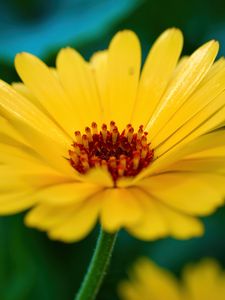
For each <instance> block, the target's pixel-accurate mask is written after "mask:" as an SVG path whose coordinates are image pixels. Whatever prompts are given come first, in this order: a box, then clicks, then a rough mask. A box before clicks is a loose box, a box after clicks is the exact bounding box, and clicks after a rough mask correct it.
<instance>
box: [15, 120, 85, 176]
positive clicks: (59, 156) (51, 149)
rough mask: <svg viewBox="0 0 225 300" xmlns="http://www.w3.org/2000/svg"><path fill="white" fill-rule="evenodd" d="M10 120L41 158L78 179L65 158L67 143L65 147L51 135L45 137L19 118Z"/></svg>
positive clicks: (56, 168)
mask: <svg viewBox="0 0 225 300" xmlns="http://www.w3.org/2000/svg"><path fill="white" fill-rule="evenodd" d="M10 117H11V116H10ZM10 121H11V123H12V124H13V125H14V126H15V127H16V128H17V129H18V130H19V131H20V133H21V134H22V135H23V136H24V138H26V140H27V141H28V142H30V145H31V146H32V148H33V150H34V151H36V153H38V154H39V155H40V156H41V158H42V160H43V161H44V162H45V163H46V164H47V165H50V166H51V167H52V168H54V169H55V170H58V171H59V172H62V173H64V174H66V175H67V176H69V177H71V178H74V179H78V180H79V175H78V174H77V172H76V170H75V169H73V168H72V167H71V166H70V164H69V162H68V160H67V159H66V156H67V153H68V149H69V145H68V146H67V147H68V148H67V147H66V146H63V145H61V144H59V143H57V142H56V141H54V140H53V139H52V138H51V137H46V136H45V135H44V132H43V133H41V132H38V131H36V130H35V129H33V128H32V127H29V126H26V124H24V123H23V122H21V121H20V120H17V119H10Z"/></svg>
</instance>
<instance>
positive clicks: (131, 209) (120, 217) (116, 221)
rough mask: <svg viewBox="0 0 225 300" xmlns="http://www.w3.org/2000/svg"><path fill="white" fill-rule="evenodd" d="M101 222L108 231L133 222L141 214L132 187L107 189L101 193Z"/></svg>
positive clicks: (113, 230)
mask: <svg viewBox="0 0 225 300" xmlns="http://www.w3.org/2000/svg"><path fill="white" fill-rule="evenodd" d="M101 199H102V203H103V204H102V210H101V224H102V226H103V228H104V229H105V230H107V231H109V232H115V231H117V230H118V229H120V228H121V227H124V226H128V225H131V224H134V223H136V222H137V221H138V219H140V217H141V216H142V210H141V207H140V205H139V203H138V198H137V197H135V196H133V190H132V189H122V188H120V189H119V188H115V189H107V190H106V191H105V192H103V193H102V194H101Z"/></svg>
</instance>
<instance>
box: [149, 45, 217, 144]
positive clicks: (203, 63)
mask: <svg viewBox="0 0 225 300" xmlns="http://www.w3.org/2000/svg"><path fill="white" fill-rule="evenodd" d="M218 48H219V46H218V43H217V42H215V41H211V42H208V43H206V44H205V45H203V46H201V47H200V48H199V49H197V50H196V51H195V52H194V53H193V54H192V55H191V56H190V57H189V59H188V60H187V61H186V63H185V64H184V66H183V68H181V69H180V72H177V74H176V76H175V77H174V78H173V79H172V81H171V83H170V85H169V87H168V89H167V91H166V92H165V94H164V96H163V98H162V99H161V102H160V104H159V105H158V107H157V109H156V110H155V112H154V114H153V116H152V118H151V120H150V122H149V123H148V125H147V128H146V130H148V131H150V136H151V139H152V138H153V137H155V136H156V134H157V133H158V132H159V131H160V129H161V128H163V127H164V125H165V124H166V123H167V122H168V120H169V119H170V118H171V117H172V116H173V115H174V114H175V113H176V111H177V109H179V108H180V107H181V106H182V105H183V104H184V103H185V101H186V100H187V99H188V97H189V96H190V95H191V94H192V93H193V91H194V90H195V89H196V87H197V86H198V85H199V83H200V82H201V81H202V79H203V78H204V76H205V75H206V74H207V72H208V70H209V68H210V67H211V65H212V63H213V61H214V59H215V57H216V55H217V52H218Z"/></svg>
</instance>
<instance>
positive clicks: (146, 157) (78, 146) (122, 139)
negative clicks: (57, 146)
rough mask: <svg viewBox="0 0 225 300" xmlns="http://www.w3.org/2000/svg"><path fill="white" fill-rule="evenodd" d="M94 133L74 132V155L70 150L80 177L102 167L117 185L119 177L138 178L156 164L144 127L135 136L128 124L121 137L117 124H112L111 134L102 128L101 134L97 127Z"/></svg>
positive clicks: (86, 129)
mask: <svg viewBox="0 0 225 300" xmlns="http://www.w3.org/2000/svg"><path fill="white" fill-rule="evenodd" d="M91 127H92V130H91V129H90V128H89V127H86V128H85V134H83V135H81V133H80V131H76V132H75V136H76V140H77V141H76V142H74V144H73V151H72V150H69V155H70V163H71V165H72V166H73V167H74V168H75V169H76V170H77V171H78V172H80V173H84V174H85V173H86V172H87V171H88V170H90V169H91V168H93V167H102V168H105V169H106V170H107V171H109V172H110V174H111V176H112V178H113V180H114V184H115V186H116V181H117V179H118V178H119V177H123V176H135V175H137V174H138V173H139V172H140V171H141V170H142V169H144V168H146V167H147V166H148V165H149V164H150V162H151V161H152V160H153V156H154V151H153V150H152V149H151V148H150V145H149V144H148V142H147V135H148V133H147V132H144V131H143V125H141V126H140V127H139V129H138V132H137V133H134V128H133V127H132V126H131V124H128V125H127V126H126V128H125V129H124V130H123V131H122V132H121V133H120V132H119V131H118V128H117V126H116V123H115V122H114V121H111V122H110V130H107V125H106V124H103V125H102V128H101V131H100V132H98V127H97V124H96V123H94V122H93V123H92V125H91Z"/></svg>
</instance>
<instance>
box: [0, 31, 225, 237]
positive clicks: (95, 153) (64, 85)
mask: <svg viewBox="0 0 225 300" xmlns="http://www.w3.org/2000/svg"><path fill="white" fill-rule="evenodd" d="M182 44H183V38H182V33H181V32H180V31H179V30H178V29H169V30H167V31H165V32H164V33H163V34H162V35H161V36H160V37H159V38H158V39H157V41H156V42H155V44H154V45H153V47H152V49H151V50H150V53H149V55H148V57H147V59H146V61H145V64H144V66H143V70H142V71H141V48H140V44H139V41H138V38H137V37H136V35H135V34H134V33H133V32H131V31H122V32H119V33H118V34H116V35H115V37H114V38H113V39H112V41H111V43H110V45H109V48H108V50H105V51H101V52H98V53H96V54H95V55H94V56H93V57H92V58H91V60H90V62H86V61H85V60H84V59H83V58H82V57H81V56H80V55H79V54H78V53H77V52H76V51H75V50H74V49H71V48H65V49H62V50H61V51H60V52H59V54H58V56H57V60H56V68H54V69H53V68H49V67H47V66H46V65H45V64H44V63H43V62H42V61H40V60H39V59H38V58H37V57H35V56H33V55H31V54H28V53H21V54H18V55H17V56H16V59H15V66H16V70H17V72H18V74H19V76H20V78H21V80H22V81H23V83H15V84H12V86H10V85H8V84H7V83H5V82H3V81H1V82H0V114H1V137H0V141H1V144H0V149H1V166H0V168H1V169H0V170H1V171H0V176H1V183H0V184H1V195H0V204H1V205H0V213H1V214H11V213H16V212H20V211H22V210H26V209H30V211H29V212H28V213H27V215H26V218H25V222H26V224H27V225H28V226H33V227H36V228H39V229H41V230H45V231H47V232H48V235H49V236H50V237H51V238H53V239H59V240H63V241H68V242H71V241H76V240H79V239H82V238H83V237H85V236H86V235H87V234H88V233H89V232H90V231H91V229H92V228H93V227H94V226H95V224H96V222H97V221H98V220H99V222H100V224H101V225H102V228H103V229H104V230H105V231H107V232H109V233H113V232H116V231H117V230H119V229H120V228H125V229H126V230H128V231H129V232H130V233H131V234H132V235H134V236H135V237H137V238H140V239H145V240H151V239H155V238H159V237H163V236H167V235H170V236H174V237H176V238H181V239H182V238H189V237H192V236H197V235H201V234H202V233H203V225H202V223H201V221H200V220H199V219H198V218H197V217H198V216H204V215H208V214H210V213H212V212H213V211H214V210H215V209H216V208H217V207H218V206H219V205H221V204H222V203H223V196H224V192H225V184H224V183H225V178H224V170H225V159H224V157H225V133H224V131H223V130H217V131H215V129H219V128H220V127H222V126H223V124H224V121H225V61H224V59H220V60H218V61H217V62H216V63H215V64H213V62H214V60H215V57H216V55H217V52H218V43H217V42H215V41H210V42H208V43H206V44H204V45H203V46H201V47H200V48H199V49H197V50H196V51H195V52H194V53H193V54H192V55H191V56H190V57H185V58H182V59H181V60H179V57H180V54H181V50H182Z"/></svg>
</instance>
